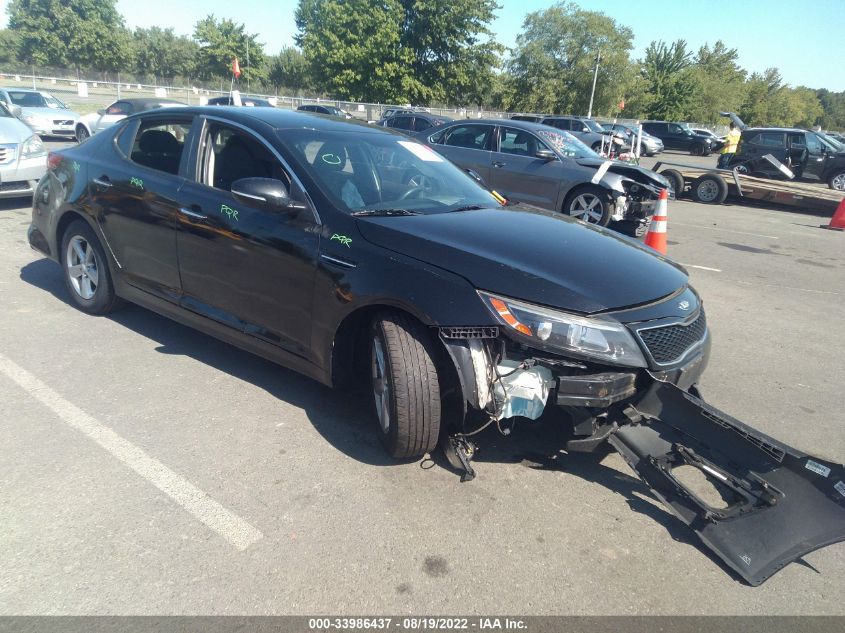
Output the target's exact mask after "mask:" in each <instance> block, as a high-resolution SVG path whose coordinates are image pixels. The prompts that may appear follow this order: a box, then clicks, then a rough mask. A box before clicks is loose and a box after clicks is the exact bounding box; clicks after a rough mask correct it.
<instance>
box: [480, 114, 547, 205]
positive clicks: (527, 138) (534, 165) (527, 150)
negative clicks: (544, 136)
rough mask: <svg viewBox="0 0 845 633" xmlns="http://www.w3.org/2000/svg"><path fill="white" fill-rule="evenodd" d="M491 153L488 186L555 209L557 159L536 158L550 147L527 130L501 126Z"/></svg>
mask: <svg viewBox="0 0 845 633" xmlns="http://www.w3.org/2000/svg"><path fill="white" fill-rule="evenodd" d="M497 149H498V151H494V152H493V153H492V164H491V166H492V168H491V170H490V181H489V182H490V187H491V188H492V189H494V190H496V191H497V192H498V193H500V194H502V195H503V196H505V197H506V198H509V199H514V200H521V201H523V202H528V203H529V204H533V205H537V206H538V207H543V208H544V209H550V210H552V211H555V210H557V208H556V207H557V197H558V192H559V191H560V174H561V169H560V168H561V160H560V159H559V158H555V159H554V160H546V159H542V158H537V156H536V154H537V151H538V150H541V149H545V150H550V151H551V148H550V147H549V146H548V145H546V143H544V142H543V141H541V140H540V139H539V138H537V137H536V136H534V134H532V133H531V132H529V131H527V130H521V129H519V128H512V127H507V126H502V127H500V128H499V134H498V148H497Z"/></svg>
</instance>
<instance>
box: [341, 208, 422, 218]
mask: <svg viewBox="0 0 845 633" xmlns="http://www.w3.org/2000/svg"><path fill="white" fill-rule="evenodd" d="M351 215H354V216H356V217H359V218H360V217H380V216H393V215H419V212H417V211H408V209H361V210H360V211H353V212H352V214H351Z"/></svg>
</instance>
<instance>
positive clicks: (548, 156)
mask: <svg viewBox="0 0 845 633" xmlns="http://www.w3.org/2000/svg"><path fill="white" fill-rule="evenodd" d="M534 156H535V157H536V158H539V159H541V160H545V161H550V160H554V159H555V158H557V156H556V155H555V153H554V152H553V151H552V150H550V149H538V150H537V151H536V152H535V153H534Z"/></svg>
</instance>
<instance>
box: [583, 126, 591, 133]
mask: <svg viewBox="0 0 845 633" xmlns="http://www.w3.org/2000/svg"><path fill="white" fill-rule="evenodd" d="M581 131H582V132H589V131H590V128H588V127H587V126H586V125H585V126H584V127H582V128H581Z"/></svg>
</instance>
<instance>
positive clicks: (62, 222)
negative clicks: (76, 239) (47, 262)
mask: <svg viewBox="0 0 845 633" xmlns="http://www.w3.org/2000/svg"><path fill="white" fill-rule="evenodd" d="M75 220H82V221H83V222H86V223H87V220H86V219H85V217H84V216H83V215H82V214H81V213H77V212H76V211H68V212H67V213H65V214H64V215H63V216H62V217H61V218H59V223H58V224H57V225H56V257H57V259H61V256H62V254H61V253H60V252H59V251H60V250H61V245H62V237H64V234H65V231H67V227H69V226H70V225H71V223H72V222H74V221H75ZM95 234H96V232H95Z"/></svg>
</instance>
